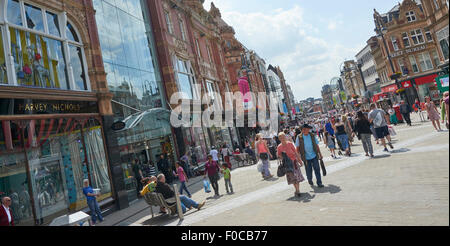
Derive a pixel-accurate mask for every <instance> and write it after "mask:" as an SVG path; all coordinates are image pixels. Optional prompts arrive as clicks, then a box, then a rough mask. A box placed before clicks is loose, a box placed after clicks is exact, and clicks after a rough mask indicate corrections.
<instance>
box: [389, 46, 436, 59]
mask: <svg viewBox="0 0 450 246" xmlns="http://www.w3.org/2000/svg"><path fill="white" fill-rule="evenodd" d="M426 48H427V45H426V44H424V45H420V46H416V47H414V48H409V49H404V50H400V51H397V52H395V53H393V54H392V55H391V57H397V56H401V55H404V54H405V55H406V54H409V53H412V52H417V51H421V50H424V49H426Z"/></svg>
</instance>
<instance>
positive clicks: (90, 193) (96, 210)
mask: <svg viewBox="0 0 450 246" xmlns="http://www.w3.org/2000/svg"><path fill="white" fill-rule="evenodd" d="M83 194H84V195H85V196H86V200H87V204H88V206H89V209H90V210H91V218H92V223H93V224H95V222H96V221H97V217H98V219H99V220H100V222H102V221H103V216H102V211H101V210H100V207H99V206H98V202H97V199H96V197H97V196H100V194H95V193H94V189H92V187H91V186H89V180H87V179H85V180H83Z"/></svg>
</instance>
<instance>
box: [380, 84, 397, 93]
mask: <svg viewBox="0 0 450 246" xmlns="http://www.w3.org/2000/svg"><path fill="white" fill-rule="evenodd" d="M397 89H398V88H397V85H396V84H392V85H388V86H385V87H381V91H382V92H385V93H386V92H395V91H396V90H397Z"/></svg>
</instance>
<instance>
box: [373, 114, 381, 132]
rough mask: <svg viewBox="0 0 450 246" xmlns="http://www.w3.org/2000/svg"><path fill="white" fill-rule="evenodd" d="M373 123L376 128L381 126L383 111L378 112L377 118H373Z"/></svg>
mask: <svg viewBox="0 0 450 246" xmlns="http://www.w3.org/2000/svg"><path fill="white" fill-rule="evenodd" d="M373 123H374V125H375V127H376V128H378V127H380V126H381V124H383V116H382V115H381V112H380V111H378V112H377V116H375V119H374V120H373Z"/></svg>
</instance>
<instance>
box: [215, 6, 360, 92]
mask: <svg viewBox="0 0 450 246" xmlns="http://www.w3.org/2000/svg"><path fill="white" fill-rule="evenodd" d="M222 17H223V18H224V20H225V21H226V22H227V23H228V24H230V25H231V26H233V27H234V29H235V30H236V36H237V38H238V39H239V40H240V41H241V42H242V43H243V44H244V45H245V46H246V47H247V48H249V49H253V50H255V51H256V52H257V53H258V54H259V55H260V56H261V57H264V58H265V59H266V62H267V63H268V64H272V65H279V66H280V67H281V69H282V71H283V73H284V75H285V78H286V80H287V82H288V84H290V85H291V87H292V90H293V92H294V96H295V97H296V100H300V99H304V98H307V97H311V96H312V97H321V94H320V91H321V89H322V85H323V84H324V82H327V83H328V82H329V81H330V79H331V78H332V77H335V76H337V75H338V74H339V68H338V65H339V64H340V63H341V62H342V61H343V60H344V59H345V58H349V57H353V56H354V54H356V52H357V51H358V48H362V47H357V48H346V47H345V46H343V45H339V44H336V42H335V41H333V40H332V41H329V40H325V39H323V38H321V37H319V36H318V34H320V32H319V29H318V28H317V27H316V26H315V25H314V24H311V23H308V22H306V21H305V19H304V10H303V9H302V8H301V7H300V6H294V7H293V8H291V9H288V10H285V9H276V10H274V11H272V12H270V13H264V14H263V13H259V12H253V13H240V12H237V11H227V12H222ZM329 23H332V24H330V25H329V29H336V27H337V26H338V25H339V24H342V21H340V20H333V21H332V22H331V21H330V22H329ZM330 27H331V28H330Z"/></svg>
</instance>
